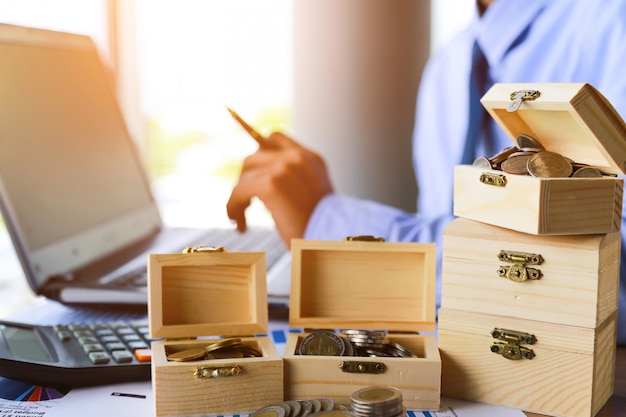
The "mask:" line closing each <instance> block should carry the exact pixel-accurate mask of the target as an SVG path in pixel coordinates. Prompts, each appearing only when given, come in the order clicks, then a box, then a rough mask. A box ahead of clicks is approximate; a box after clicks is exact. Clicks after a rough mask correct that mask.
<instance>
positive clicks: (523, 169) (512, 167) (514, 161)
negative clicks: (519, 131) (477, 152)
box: [501, 153, 534, 175]
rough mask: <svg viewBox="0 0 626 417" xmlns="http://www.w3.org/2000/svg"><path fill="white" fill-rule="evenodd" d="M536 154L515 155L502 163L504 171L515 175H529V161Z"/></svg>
mask: <svg viewBox="0 0 626 417" xmlns="http://www.w3.org/2000/svg"><path fill="white" fill-rule="evenodd" d="M533 155H534V154H526V153H523V154H518V155H513V156H511V157H510V158H508V159H507V160H506V161H504V162H502V165H501V168H502V171H504V172H507V173H509V174H515V175H527V174H528V168H527V166H528V160H529V159H530V157H531V156H533Z"/></svg>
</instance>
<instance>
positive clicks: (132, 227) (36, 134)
mask: <svg viewBox="0 0 626 417" xmlns="http://www.w3.org/2000/svg"><path fill="white" fill-rule="evenodd" d="M0 56H1V57H2V59H1V60H0V210H1V213H2V216H3V218H4V221H5V224H6V227H7V230H8V232H9V234H10V236H11V239H12V242H13V246H14V248H15V251H16V253H17V256H18V258H19V259H20V263H21V265H22V269H23V271H24V275H25V276H26V278H27V280H28V283H29V285H30V287H31V288H32V290H33V291H34V292H35V293H36V294H39V295H43V296H46V297H48V298H51V299H55V300H58V301H61V302H63V303H72V304H111V303H113V304H133V305H135V304H139V305H145V304H146V303H147V285H146V284H147V280H146V263H147V254H149V253H180V252H181V251H182V250H183V249H184V248H185V247H193V246H198V245H213V246H223V247H224V248H226V249H227V250H229V251H231V252H233V251H265V252H266V259H267V265H268V273H267V280H268V293H269V295H271V296H274V299H275V300H277V301H280V300H282V301H284V300H285V297H286V296H287V295H288V291H289V270H290V266H289V254H288V251H287V249H286V247H285V246H284V245H283V243H282V242H281V240H280V238H279V236H278V234H277V233H276V231H275V230H273V229H271V228H267V229H252V230H249V231H248V232H246V233H239V232H237V231H236V230H234V229H227V228H225V229H215V228H213V229H194V228H168V227H165V226H164V224H163V221H162V218H161V215H160V213H159V208H158V206H157V203H156V200H155V198H154V196H153V194H152V192H151V189H150V184H149V181H148V177H147V175H146V172H145V170H144V167H143V166H142V163H141V161H140V159H139V157H138V154H137V152H136V150H135V147H134V143H133V141H132V139H131V137H130V135H129V132H128V130H127V127H126V125H125V123H124V119H123V116H122V114H121V111H120V108H119V105H118V103H117V101H116V98H115V94H114V91H113V89H112V88H111V85H110V83H109V81H110V78H109V74H108V73H107V70H106V69H105V67H104V65H103V63H102V62H101V60H100V57H99V55H98V51H97V48H96V46H95V45H94V43H93V41H92V39H91V38H89V37H88V36H84V35H78V34H71V33H63V32H56V31H49V30H42V29H33V28H26V27H21V26H14V25H2V24H0Z"/></svg>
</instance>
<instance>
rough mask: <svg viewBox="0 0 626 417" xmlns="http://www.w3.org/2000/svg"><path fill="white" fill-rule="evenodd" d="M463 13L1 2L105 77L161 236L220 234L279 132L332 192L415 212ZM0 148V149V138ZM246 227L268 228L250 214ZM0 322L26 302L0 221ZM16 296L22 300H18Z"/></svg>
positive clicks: (257, 207)
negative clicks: (330, 183)
mask: <svg viewBox="0 0 626 417" xmlns="http://www.w3.org/2000/svg"><path fill="white" fill-rule="evenodd" d="M473 7H474V1H473V0H439V1H429V0H394V1H392V2H390V1H387V0H176V1H174V0H0V23H9V24H17V25H24V26H32V27H39V28H46V29H53V30H59V31H66V32H78V33H83V34H87V35H89V36H91V37H93V39H94V40H95V41H96V43H97V45H98V48H99V50H100V52H101V55H102V59H103V61H104V63H105V64H106V66H107V67H108V68H109V70H110V74H111V80H112V83H113V85H114V86H115V89H116V91H117V94H118V98H119V102H120V106H121V108H122V112H123V114H124V116H125V118H126V121H127V124H128V127H129V130H130V132H131V134H132V136H133V139H134V140H135V143H136V146H137V148H138V150H139V154H140V156H141V158H142V159H143V160H144V163H145V166H146V169H147V172H148V175H149V177H150V179H151V182H152V185H153V189H154V193H155V195H156V197H157V199H158V201H159V203H160V205H161V208H162V215H163V218H164V221H165V223H167V224H171V225H181V226H186V225H189V226H225V227H229V226H230V222H229V220H228V219H227V217H226V211H225V204H226V201H227V199H228V196H229V193H230V189H231V187H232V186H233V184H234V183H235V182H236V180H237V177H238V175H239V170H240V167H241V163H242V160H243V158H244V157H245V156H246V155H248V154H250V153H252V152H254V151H255V149H256V144H255V142H254V141H252V140H251V139H250V138H249V137H248V136H247V135H246V134H245V132H244V131H243V130H242V129H241V128H240V127H239V126H238V125H237V124H236V123H235V122H234V121H233V120H232V118H231V117H230V116H229V114H228V112H227V111H226V108H225V106H229V107H231V108H233V109H235V110H236V111H237V112H238V113H239V114H240V115H241V116H242V117H243V118H244V119H246V120H247V121H248V122H249V123H250V124H252V125H253V126H255V127H256V128H257V129H258V130H259V131H261V132H262V133H264V134H269V133H270V132H271V131H273V130H281V131H284V132H286V133H288V134H290V135H292V136H293V137H294V138H296V139H297V140H299V141H300V142H302V143H304V144H305V145H306V146H309V147H311V148H313V149H314V150H316V151H317V152H319V153H321V154H322V155H323V156H324V158H325V159H326V160H327V162H328V164H329V169H330V172H331V176H332V178H333V180H334V183H335V187H336V190H337V191H339V192H344V193H349V194H352V195H356V196H359V197H363V198H370V199H375V200H378V201H381V202H385V203H388V204H392V205H395V206H398V207H402V208H404V209H406V210H408V211H414V210H415V209H416V207H415V201H416V196H417V192H418V190H417V188H416V185H415V181H414V178H413V169H412V166H411V143H410V142H411V133H412V129H413V115H414V110H415V98H416V95H417V94H418V83H419V79H420V75H421V71H422V68H423V65H424V62H425V60H426V59H427V58H428V56H429V55H430V54H433V53H436V51H437V49H438V48H439V47H440V46H441V45H442V44H444V43H445V42H447V41H448V40H449V39H450V38H451V37H452V36H453V35H454V34H455V33H456V32H457V31H458V30H460V29H461V28H462V27H463V26H464V25H465V24H466V22H467V21H468V20H469V19H470V18H471V16H472V13H473ZM0 139H1V138H0ZM248 215H249V223H250V224H251V225H253V226H255V225H259V226H266V225H271V224H272V221H271V217H270V216H269V215H268V213H267V212H266V211H265V209H264V207H263V206H262V205H261V204H260V203H259V202H255V203H254V204H253V206H252V207H251V208H250V209H249V211H248ZM0 267H1V268H0V316H2V315H4V314H5V313H6V312H7V311H9V309H14V308H16V307H19V305H21V304H22V303H26V302H29V301H30V297H32V296H30V295H29V290H28V289H26V283H25V281H24V279H22V278H21V269H20V267H19V264H18V263H17V259H16V258H15V255H14V253H13V251H12V247H11V243H10V241H9V238H8V235H7V233H6V230H5V229H4V224H3V223H2V220H1V219H0ZM16 294H20V295H21V296H16Z"/></svg>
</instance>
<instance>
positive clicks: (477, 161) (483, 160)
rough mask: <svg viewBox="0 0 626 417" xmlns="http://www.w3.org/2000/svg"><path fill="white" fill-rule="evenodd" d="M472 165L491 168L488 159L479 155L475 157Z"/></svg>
mask: <svg viewBox="0 0 626 417" xmlns="http://www.w3.org/2000/svg"><path fill="white" fill-rule="evenodd" d="M472 166H475V167H478V168H481V169H493V167H492V166H491V162H490V161H489V159H487V158H485V157H484V156H479V157H478V158H476V159H475V160H474V163H473V164H472Z"/></svg>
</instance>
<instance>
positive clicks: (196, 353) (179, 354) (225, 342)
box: [167, 338, 262, 362]
mask: <svg viewBox="0 0 626 417" xmlns="http://www.w3.org/2000/svg"><path fill="white" fill-rule="evenodd" d="M260 356H262V355H261V352H259V351H258V350H257V349H256V348H254V347H253V346H251V345H248V344H246V343H242V342H241V339H238V338H231V339H222V340H219V341H217V342H212V343H209V344H207V345H205V346H203V347H198V348H190V349H183V350H177V351H172V352H168V353H167V360H168V361H172V362H191V361H202V360H208V359H231V358H254V357H260Z"/></svg>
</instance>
